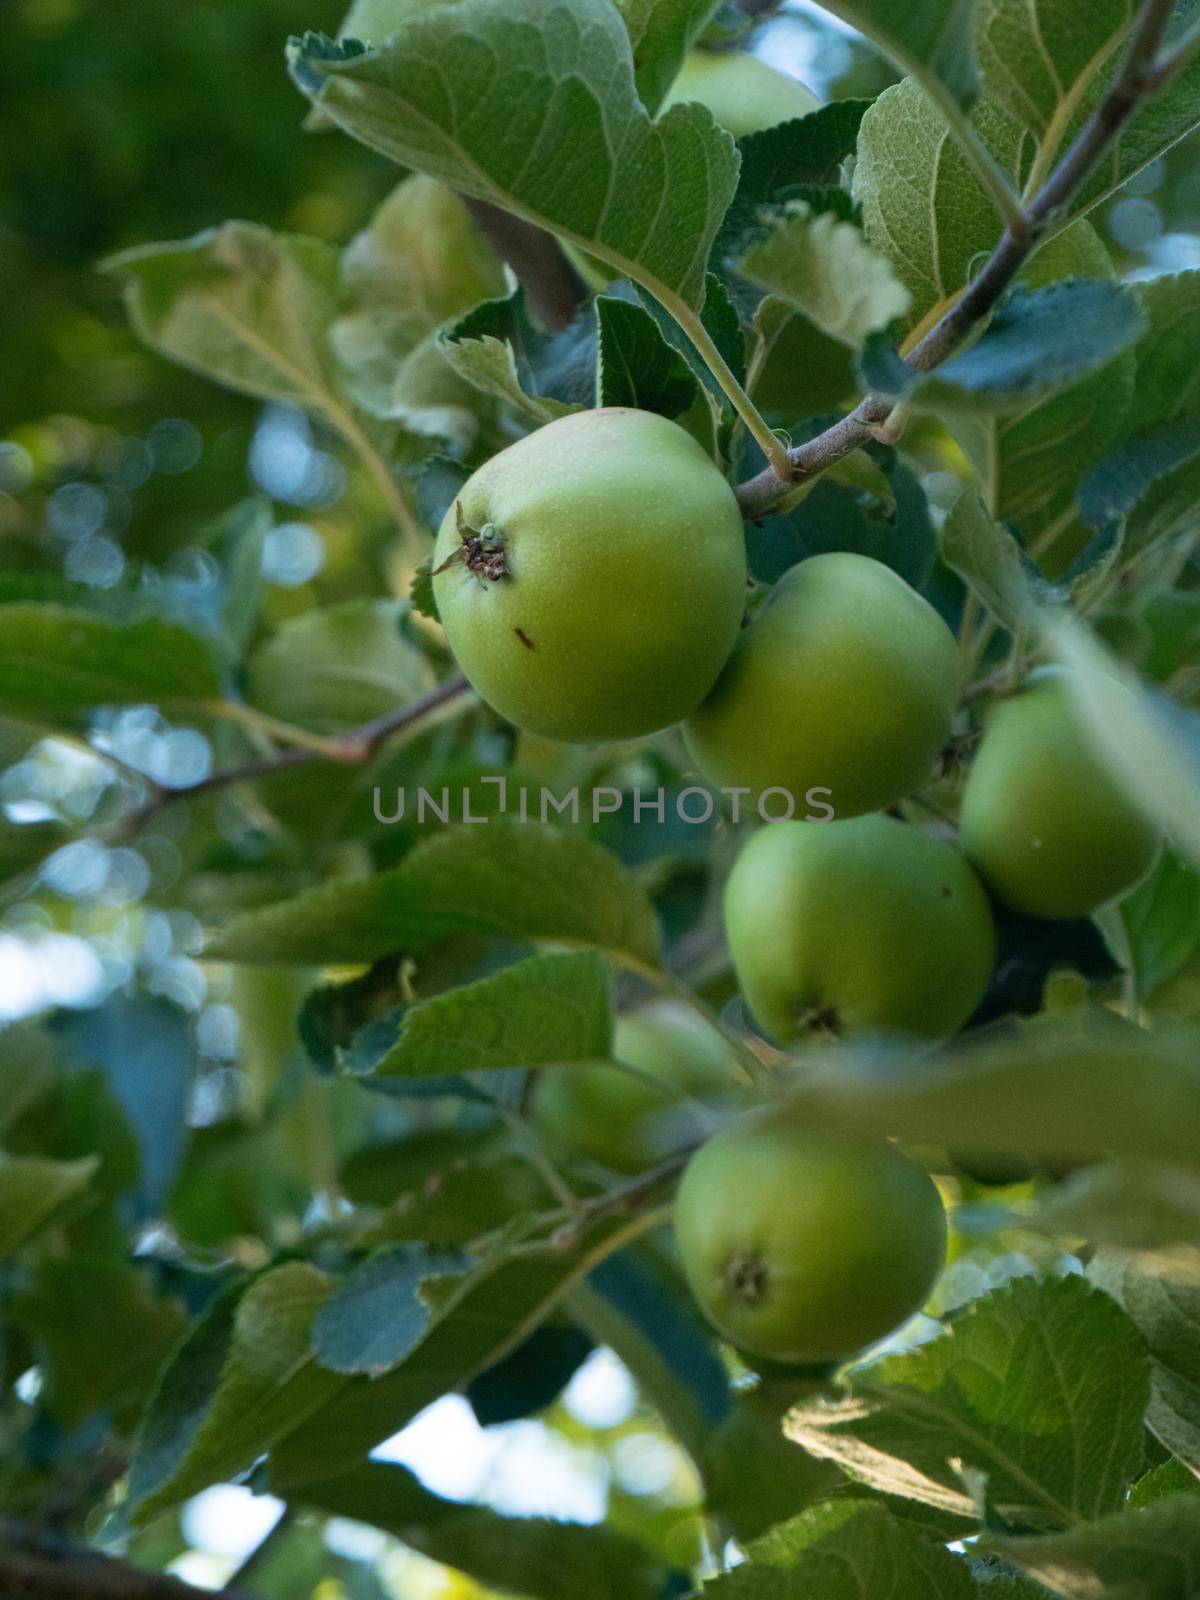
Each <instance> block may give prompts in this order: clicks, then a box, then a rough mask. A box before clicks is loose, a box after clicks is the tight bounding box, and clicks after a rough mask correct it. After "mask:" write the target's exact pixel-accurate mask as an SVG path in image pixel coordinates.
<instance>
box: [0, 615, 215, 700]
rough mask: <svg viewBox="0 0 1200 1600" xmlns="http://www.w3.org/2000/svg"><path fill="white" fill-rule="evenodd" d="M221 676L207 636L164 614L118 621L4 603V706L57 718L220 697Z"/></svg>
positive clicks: (0, 625) (0, 661)
mask: <svg viewBox="0 0 1200 1600" xmlns="http://www.w3.org/2000/svg"><path fill="white" fill-rule="evenodd" d="M220 693H221V680H220V677H219V675H218V671H217V664H216V660H215V657H214V654H213V650H212V648H211V646H210V645H208V644H207V643H206V642H205V641H204V640H203V639H201V638H199V637H198V636H197V635H196V634H194V633H192V632H190V631H189V630H188V629H187V628H183V627H180V626H179V624H178V623H174V622H163V621H161V620H160V619H158V618H157V617H143V618H141V619H140V620H130V621H117V620H115V619H110V618H108V617H102V616H97V615H95V614H94V613H92V612H89V611H76V610H72V609H69V608H68V607H66V606H57V605H40V604H38V603H37V602H36V601H32V600H30V601H15V602H14V603H13V604H11V605H6V606H0V712H3V713H4V714H5V715H7V716H11V717H15V718H17V719H18V720H20V719H21V718H23V717H24V718H30V719H34V720H37V719H42V718H44V719H47V720H52V721H57V720H59V719H62V718H75V717H78V716H81V715H83V714H84V713H85V712H88V711H90V710H92V709H93V708H94V707H96V706H105V705H113V706H117V705H143V704H152V703H153V704H159V705H164V704H175V705H181V704H194V703H195V702H197V701H202V700H214V699H217V698H219V696H220Z"/></svg>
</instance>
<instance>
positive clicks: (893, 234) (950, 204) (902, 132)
mask: <svg viewBox="0 0 1200 1600" xmlns="http://www.w3.org/2000/svg"><path fill="white" fill-rule="evenodd" d="M896 11H897V14H899V13H900V8H899V7H897V8H896ZM976 116H977V118H979V117H982V118H983V119H984V122H985V126H988V127H991V126H992V125H993V124H997V119H998V117H999V114H998V113H997V112H996V111H995V110H994V109H993V108H990V107H988V106H987V105H986V104H985V105H984V106H983V107H981V108H980V110H979V111H978V112H977V113H976ZM996 131H997V132H998V133H1000V134H1007V135H1008V137H1010V138H1012V139H1013V140H1014V143H1016V142H1018V141H1017V136H1016V130H1014V129H1013V128H1012V125H1011V124H1010V123H1008V122H1007V119H1003V120H1002V121H999V123H998V125H997V128H996ZM993 142H995V141H993ZM1015 161H1016V153H1015V151H1014V152H1013V154H1012V156H1011V157H1010V158H1009V159H1008V160H1007V161H1005V162H1004V163H1002V164H1003V165H1004V166H1005V168H1006V170H1008V171H1010V172H1011V171H1012V170H1013V167H1014V164H1015ZM854 198H855V199H856V200H857V201H858V203H859V204H860V205H861V207H862V215H863V227H864V230H865V232H866V236H867V241H868V243H869V244H870V245H872V247H873V248H874V249H875V250H876V251H878V252H879V253H880V254H881V255H884V256H886V257H887V258H888V260H890V261H891V263H892V266H893V267H894V268H895V271H896V273H897V275H898V276H899V278H900V279H901V281H902V282H903V283H904V284H905V286H906V287H907V289H908V291H909V293H910V295H911V296H912V305H911V308H910V315H911V319H912V321H913V322H920V321H921V319H922V318H924V317H925V316H927V315H928V314H929V313H930V312H932V311H933V310H934V308H935V307H938V308H944V307H946V306H948V305H949V304H950V301H951V298H952V297H953V296H955V295H956V294H957V293H958V291H959V290H961V289H962V288H963V287H964V286H965V285H966V284H967V283H968V282H969V280H970V274H971V264H972V262H973V261H974V259H975V258H976V256H978V254H979V253H980V252H981V251H985V250H990V249H991V248H992V246H993V245H994V244H995V243H996V241H997V240H998V238H999V236H1000V224H999V221H998V219H997V216H996V212H995V209H994V208H993V206H992V204H991V201H990V200H989V199H988V197H987V195H986V194H985V193H984V192H983V189H982V188H981V187H980V184H979V181H978V179H977V178H976V176H975V174H974V172H973V171H972V170H971V167H970V165H969V164H968V162H967V159H966V157H965V156H964V155H963V153H962V150H961V148H960V147H959V145H958V144H957V143H956V142H955V141H954V139H953V138H952V137H951V136H950V134H949V133H948V132H947V128H946V123H945V119H944V118H943V117H942V116H941V115H940V114H939V112H938V108H937V107H936V106H935V105H934V104H933V103H932V101H931V100H930V99H929V98H928V96H927V95H926V94H925V93H924V92H923V91H922V89H921V86H920V85H919V84H918V83H917V82H916V81H915V79H913V78H906V79H904V81H903V82H901V83H898V84H894V85H892V87H891V88H888V89H885V90H884V91H883V93H882V94H881V95H880V96H879V98H878V99H877V100H876V101H875V103H874V104H873V105H872V106H871V107H870V109H869V110H868V111H867V113H866V115H865V116H864V118H863V121H862V128H861V129H860V131H859V136H858V160H857V162H856V164H855V168H854Z"/></svg>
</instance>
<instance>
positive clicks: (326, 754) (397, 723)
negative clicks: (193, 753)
mask: <svg viewBox="0 0 1200 1600" xmlns="http://www.w3.org/2000/svg"><path fill="white" fill-rule="evenodd" d="M473 694H474V690H473V689H472V688H471V685H470V684H469V683H468V682H467V680H466V678H464V677H463V675H462V673H461V672H453V673H451V674H450V675H449V676H448V677H446V678H443V679H442V681H441V682H440V683H438V684H435V685H434V687H433V688H432V689H430V690H428V691H427V692H426V693H425V694H423V695H421V696H419V697H418V698H417V699H416V700H413V701H411V702H410V703H409V704H408V705H406V706H401V707H399V709H398V710H396V711H389V712H387V713H386V715H384V716H382V717H376V718H374V720H373V721H371V722H364V723H363V724H362V726H361V727H358V728H355V729H354V730H353V732H351V733H347V734H344V735H343V736H342V737H341V738H340V739H335V740H329V741H328V742H327V744H326V745H325V746H324V747H323V748H321V749H292V750H279V751H276V752H275V753H274V754H272V755H267V756H259V757H258V758H257V759H256V760H254V761H247V762H244V763H243V764H242V765H241V766H237V767H227V768H225V770H224V771H221V772H210V773H209V774H208V776H207V777H205V778H198V779H197V780H196V782H195V783H183V784H179V785H178V786H177V787H175V788H161V787H160V788H159V791H158V792H157V793H156V794H154V795H152V797H151V798H150V799H149V800H147V801H146V803H145V805H143V806H141V807H139V809H138V810H137V811H135V812H133V813H132V814H131V815H130V816H129V817H127V818H126V820H125V824H124V831H125V833H126V834H127V835H130V836H132V835H135V834H137V833H140V832H141V831H142V829H143V828H145V826H146V824H147V823H148V822H149V821H151V819H152V818H153V817H155V816H157V814H158V813H159V812H160V811H162V810H163V809H164V807H166V806H169V805H172V804H173V803H174V802H175V801H176V800H194V799H198V798H199V797H200V796H201V795H204V794H212V793H213V792H215V791H216V790H218V789H228V788H230V787H232V786H233V785H234V784H238V783H254V782H256V781H257V780H259V779H261V778H273V777H274V776H275V775H276V774H277V773H280V772H289V771H292V770H294V769H295V768H296V767H307V766H311V765H312V764H313V763H314V762H317V761H332V762H337V763H339V764H341V765H342V766H361V765H363V764H365V763H366V762H368V761H370V760H371V759H372V757H374V756H375V755H377V754H378V753H379V751H380V750H381V749H382V748H383V746H384V745H385V744H387V743H388V742H389V741H390V740H391V739H393V738H395V737H396V736H397V735H399V734H405V735H407V736H408V737H412V736H413V735H415V734H416V733H418V732H420V730H421V728H422V727H423V726H424V724H425V723H426V722H427V721H428V720H429V719H431V718H432V717H433V716H435V715H436V713H437V712H439V711H441V710H444V709H445V707H447V706H451V705H453V703H454V702H455V701H456V700H460V699H461V700H466V699H467V698H469V697H470V696H472V695H473Z"/></svg>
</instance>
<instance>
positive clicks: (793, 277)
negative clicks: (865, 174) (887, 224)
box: [737, 200, 910, 349]
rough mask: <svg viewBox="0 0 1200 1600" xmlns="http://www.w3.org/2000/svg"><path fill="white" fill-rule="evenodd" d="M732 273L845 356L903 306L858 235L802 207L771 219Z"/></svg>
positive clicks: (883, 267)
mask: <svg viewBox="0 0 1200 1600" xmlns="http://www.w3.org/2000/svg"><path fill="white" fill-rule="evenodd" d="M737 271H738V272H740V273H741V275H742V276H743V277H744V278H747V279H748V280H749V281H750V282H751V283H753V284H755V285H757V287H758V288H760V289H762V290H763V292H764V293H766V294H773V295H777V296H778V297H779V298H780V299H781V300H784V301H785V302H786V303H787V304H788V305H790V306H791V307H792V308H793V310H795V311H801V312H803V313H804V315H805V316H806V317H808V318H809V320H810V321H812V322H814V323H816V325H817V327H818V328H820V329H821V331H822V332H823V333H827V334H829V335H830V336H831V337H832V338H834V339H839V340H840V341H841V342H842V343H843V344H846V345H849V346H850V347H851V348H852V349H853V348H857V347H858V346H859V345H861V344H862V343H863V342H864V341H865V340H866V338H867V336H868V335H869V334H872V333H876V332H877V331H878V330H879V329H881V328H885V327H887V326H888V325H889V324H890V323H892V322H894V321H895V320H896V318H897V317H902V316H903V315H904V313H905V312H906V311H907V310H908V307H909V299H910V297H909V294H908V291H907V289H905V287H904V285H903V284H902V283H901V282H900V280H899V279H898V278H897V277H896V275H895V273H894V272H893V271H892V268H891V266H890V264H889V263H888V261H887V260H886V258H885V257H883V256H881V255H879V254H877V253H876V252H875V251H874V250H872V248H871V247H870V245H869V244H868V243H867V241H866V240H865V239H864V237H863V235H862V232H861V231H860V229H859V228H857V227H856V226H855V224H854V223H852V222H843V221H842V220H841V219H840V218H839V217H838V216H837V215H836V214H835V213H834V212H832V211H823V212H814V211H813V209H812V207H811V206H810V205H809V204H808V203H807V202H806V201H803V200H792V201H789V202H788V204H787V205H786V206H785V207H784V208H783V211H782V213H781V214H780V216H778V217H776V218H773V219H772V221H771V223H770V226H769V227H768V229H767V231H766V232H765V234H764V235H763V237H762V238H761V239H759V240H758V241H757V242H755V243H752V244H751V245H750V248H749V249H748V250H747V251H746V253H745V254H744V255H743V256H742V258H741V260H740V261H739V262H738V263H737Z"/></svg>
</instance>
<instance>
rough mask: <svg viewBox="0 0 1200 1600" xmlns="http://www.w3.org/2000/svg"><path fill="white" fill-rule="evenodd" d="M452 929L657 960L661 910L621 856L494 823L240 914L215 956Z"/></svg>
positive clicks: (322, 954) (332, 955)
mask: <svg viewBox="0 0 1200 1600" xmlns="http://www.w3.org/2000/svg"><path fill="white" fill-rule="evenodd" d="M454 933H477V934H484V935H491V936H493V937H509V938H519V939H532V940H535V941H536V940H544V941H547V942H553V943H565V944H592V945H597V946H599V947H600V948H601V949H605V950H609V951H612V952H613V953H614V954H615V955H617V956H622V957H625V958H626V959H632V960H634V961H636V962H639V963H644V964H647V965H655V964H657V961H658V954H659V943H658V927H657V923H656V920H655V915H654V910H653V908H652V906H651V905H650V902H649V901H648V900H647V898H646V896H645V894H644V893H643V892H642V890H641V889H640V888H639V887H638V885H637V884H636V882H635V881H634V879H633V878H632V877H630V875H629V874H628V873H627V872H626V871H625V869H624V868H623V867H622V866H621V865H620V863H619V862H618V861H617V859H616V857H615V856H613V855H611V854H610V852H609V851H607V850H606V849H604V848H603V846H601V845H598V844H593V843H592V842H591V841H590V840H588V839H581V838H577V837H574V836H573V835H570V834H562V833H556V832H555V831H554V830H553V829H552V828H542V827H537V826H534V825H532V824H531V825H529V826H524V827H510V826H507V825H505V824H503V823H494V822H493V823H489V824H487V825H485V826H482V827H476V828H456V829H452V830H450V831H448V832H446V833H442V834H438V835H436V836H435V837H433V838H430V839H426V840H424V841H423V842H422V843H421V844H420V845H418V846H417V848H416V849H415V850H414V851H413V852H412V854H411V855H409V856H407V857H406V858H405V860H404V861H402V862H401V864H400V865H399V866H398V867H394V868H392V869H391V871H389V872H382V873H379V874H377V875H376V876H375V877H373V878H362V879H351V880H346V881H341V882H338V881H334V882H330V883H326V884H322V885H321V886H320V887H318V888H315V889H310V890H308V891H307V892H306V893H304V894H302V895H300V896H298V897H297V898H296V899H295V900H288V901H284V902H283V903H282V904H279V905H275V906H268V907H267V908H266V909H265V910H262V911H249V912H245V913H243V914H242V915H241V916H238V917H235V918H234V919H233V921H232V922H230V923H229V924H228V925H227V926H226V928H225V929H224V931H223V932H222V933H221V934H219V935H218V937H217V939H216V941H215V944H214V946H213V948H212V950H211V951H210V952H209V953H210V955H211V956H212V957H213V959H217V960H223V961H250V962H265V963H274V962H280V963H284V964H290V965H300V966H323V965H342V966H344V965H345V964H346V963H347V962H366V961H374V960H375V959H376V958H377V957H379V956H382V955H386V954H388V953H389V952H391V951H394V950H401V949H403V950H407V951H414V952H415V951H419V950H423V949H425V948H427V947H428V946H429V945H431V944H433V943H435V942H436V941H437V940H438V939H443V938H446V937H447V936H448V935H450V934H454Z"/></svg>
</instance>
